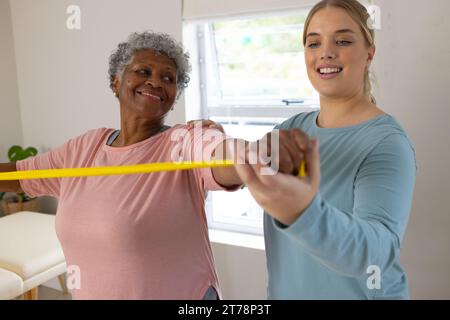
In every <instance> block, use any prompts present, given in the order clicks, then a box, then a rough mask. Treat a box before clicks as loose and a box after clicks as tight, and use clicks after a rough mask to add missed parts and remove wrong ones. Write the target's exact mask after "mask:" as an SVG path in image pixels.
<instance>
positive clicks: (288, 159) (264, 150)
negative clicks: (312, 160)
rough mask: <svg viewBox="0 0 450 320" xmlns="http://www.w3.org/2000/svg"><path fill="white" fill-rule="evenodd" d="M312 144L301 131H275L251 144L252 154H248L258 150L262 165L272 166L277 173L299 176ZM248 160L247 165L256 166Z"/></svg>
mask: <svg viewBox="0 0 450 320" xmlns="http://www.w3.org/2000/svg"><path fill="white" fill-rule="evenodd" d="M274 144H275V145H274ZM310 144H311V139H310V138H309V136H308V135H307V134H306V133H304V132H303V131H301V130H300V129H289V130H274V131H272V132H269V133H267V134H266V135H265V136H264V137H263V138H262V139H260V140H258V141H256V142H251V143H250V148H249V149H250V150H251V152H250V153H249V152H248V151H247V154H251V153H252V152H255V151H256V150H258V155H259V159H260V160H262V161H259V162H261V164H262V165H270V167H271V168H272V169H273V170H275V171H279V172H282V173H289V174H294V175H297V174H298V170H299V168H300V164H301V162H302V161H303V160H305V152H306V151H307V150H308V148H309V147H310ZM246 159H247V161H246V162H245V163H250V164H255V162H254V161H248V157H247V158H246ZM264 160H265V161H264Z"/></svg>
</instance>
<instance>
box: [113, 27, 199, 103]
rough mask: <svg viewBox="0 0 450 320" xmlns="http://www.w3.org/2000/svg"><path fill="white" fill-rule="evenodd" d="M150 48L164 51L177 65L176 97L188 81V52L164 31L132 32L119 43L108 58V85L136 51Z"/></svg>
mask: <svg viewBox="0 0 450 320" xmlns="http://www.w3.org/2000/svg"><path fill="white" fill-rule="evenodd" d="M144 49H151V50H154V51H157V52H160V53H165V54H166V55H167V56H168V57H169V58H171V59H172V60H173V61H174V62H175V64H176V66H177V98H178V97H179V96H180V95H181V93H183V90H184V88H186V87H187V86H188V83H189V80H190V78H189V72H191V64H190V63H189V54H188V53H187V52H184V49H183V45H182V44H181V43H179V42H177V41H176V40H174V39H173V38H172V37H171V36H170V35H168V34H166V33H158V32H152V31H146V32H142V33H137V32H135V33H132V34H131V35H130V36H129V37H128V40H127V41H126V42H122V43H119V45H118V48H117V50H116V51H114V52H113V53H112V54H111V56H110V58H109V70H108V74H109V81H110V83H109V86H110V88H111V89H112V88H113V81H114V77H115V76H119V77H121V76H122V73H123V71H124V70H125V68H126V66H127V65H128V64H129V63H130V62H131V60H132V59H133V56H134V54H135V53H136V52H138V51H140V50H144Z"/></svg>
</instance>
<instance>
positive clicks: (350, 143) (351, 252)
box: [238, 0, 416, 299]
mask: <svg viewBox="0 0 450 320" xmlns="http://www.w3.org/2000/svg"><path fill="white" fill-rule="evenodd" d="M368 19H369V15H368V13H367V10H366V9H365V7H364V6H362V5H361V4H360V3H359V2H357V1H356V0H324V1H321V2H319V3H318V4H317V5H316V6H314V8H313V9H312V10H311V12H310V13H309V16H308V17H307V20H306V22H305V28H304V34H303V44H304V46H305V61H306V65H307V70H308V77H309V79H310V81H311V83H312V84H313V86H314V87H315V89H316V90H317V91H318V92H319V94H320V111H317V112H311V113H302V114H299V115H297V116H295V117H293V118H291V119H289V120H287V121H285V122H284V123H282V124H281V125H280V126H279V128H280V129H287V128H299V129H301V130H302V131H303V132H305V133H306V134H308V135H309V136H310V137H314V139H311V141H310V142H309V145H308V146H307V147H308V150H307V152H306V155H305V157H306V162H307V172H308V176H307V178H305V179H297V178H295V177H293V176H292V175H285V174H282V173H279V174H277V175H275V176H267V175H266V176H264V175H261V174H260V170H259V166H254V165H253V166H252V165H242V166H238V173H239V174H240V176H241V178H242V180H243V181H244V182H245V183H246V185H247V186H248V188H249V189H250V191H251V193H252V195H253V196H254V197H255V199H256V200H257V201H258V202H259V203H260V204H261V205H262V206H263V207H264V209H265V210H266V213H267V214H266V215H265V221H264V228H265V229H264V232H265V239H266V253H267V266H268V272H269V290H268V291H269V298H270V299H402V298H407V297H408V283H407V279H406V275H405V272H404V270H403V269H402V267H401V265H400V260H399V256H400V247H401V242H402V238H403V235H404V233H405V229H406V225H407V222H408V216H409V211H410V207H411V202H412V197H413V189H414V183H415V173H416V164H415V154H414V149H413V146H412V144H411V142H410V140H409V139H408V137H407V135H406V133H405V131H404V130H403V129H402V127H401V126H400V124H399V123H398V122H397V121H396V120H395V119H394V118H393V117H392V116H390V115H389V114H387V113H385V112H384V111H383V110H381V109H380V108H379V107H378V106H377V105H376V102H375V99H374V98H373V97H372V96H371V86H370V81H369V67H370V64H371V62H372V60H373V58H374V55H375V45H374V32H373V30H371V29H369V27H368V26H367V21H368ZM319 142H320V148H319V146H318V144H319ZM319 154H320V157H319ZM319 158H320V160H319Z"/></svg>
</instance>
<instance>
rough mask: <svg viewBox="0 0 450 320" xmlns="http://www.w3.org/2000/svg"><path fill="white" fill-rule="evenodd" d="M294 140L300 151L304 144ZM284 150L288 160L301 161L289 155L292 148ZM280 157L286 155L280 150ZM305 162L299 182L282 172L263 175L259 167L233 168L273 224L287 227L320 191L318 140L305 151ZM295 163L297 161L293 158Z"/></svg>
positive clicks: (245, 165)
mask: <svg viewBox="0 0 450 320" xmlns="http://www.w3.org/2000/svg"><path fill="white" fill-rule="evenodd" d="M294 139H295V141H297V143H298V144H299V148H301V147H302V144H303V143H306V142H305V141H304V140H301V141H298V140H297V138H294ZM287 141H289V140H287ZM285 147H286V148H288V151H287V154H288V155H289V157H292V158H295V157H301V156H299V155H295V154H293V153H291V152H292V150H291V149H290V148H291V147H292V146H291V145H290V146H285ZM280 149H281V148H280ZM252 152H254V151H252ZM280 153H285V152H284V151H282V150H280ZM304 159H305V162H306V170H307V176H306V177H304V178H302V179H300V178H298V177H297V176H294V175H292V174H285V173H281V172H279V173H276V174H274V175H264V174H262V171H261V169H262V168H263V166H262V165H261V164H240V165H236V166H235V167H236V171H237V173H238V174H239V176H240V178H241V179H242V181H243V182H244V183H245V184H246V185H247V187H248V188H249V190H250V193H251V194H252V196H253V197H254V198H255V200H256V201H257V202H258V203H259V205H261V206H262V207H263V208H264V209H265V210H266V212H267V213H268V214H270V215H271V216H272V217H274V218H275V219H276V220H278V221H279V222H281V223H283V224H284V225H287V226H289V225H291V224H292V223H293V222H295V221H296V220H297V219H298V218H299V216H300V215H301V214H302V213H303V211H304V210H305V209H306V208H307V207H308V206H309V204H310V203H311V201H312V200H313V199H314V197H315V195H316V194H317V192H318V190H319V185H320V158H319V149H318V141H317V140H311V141H310V142H309V143H308V145H307V147H306V150H305V151H304ZM296 160H297V158H295V161H296ZM295 161H291V162H295ZM288 162H289V161H288ZM280 165H281V163H280ZM288 166H289V165H288Z"/></svg>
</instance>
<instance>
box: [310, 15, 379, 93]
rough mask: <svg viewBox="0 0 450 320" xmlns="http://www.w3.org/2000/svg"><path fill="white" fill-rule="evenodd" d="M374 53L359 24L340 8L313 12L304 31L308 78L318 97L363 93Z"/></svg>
mask: <svg viewBox="0 0 450 320" xmlns="http://www.w3.org/2000/svg"><path fill="white" fill-rule="evenodd" d="M374 54H375V48H374V47H373V46H369V44H368V42H367V40H366V38H365V37H364V35H363V33H362V30H361V28H360V27H359V25H358V24H357V23H356V22H355V21H354V20H353V19H352V18H351V16H350V15H349V14H348V13H347V12H346V11H345V10H343V9H341V8H336V7H326V8H324V9H321V10H319V11H317V12H316V13H315V14H314V16H313V17H312V19H311V21H310V24H309V26H308V29H307V30H306V44H305V61H306V65H307V71H308V77H309V80H310V81H311V83H312V85H313V86H314V88H315V89H316V90H317V91H318V92H319V94H320V95H321V96H322V97H328V98H347V97H353V96H355V95H358V94H364V78H365V75H366V70H367V68H368V67H369V65H370V62H371V61H372V59H373V56H374Z"/></svg>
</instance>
